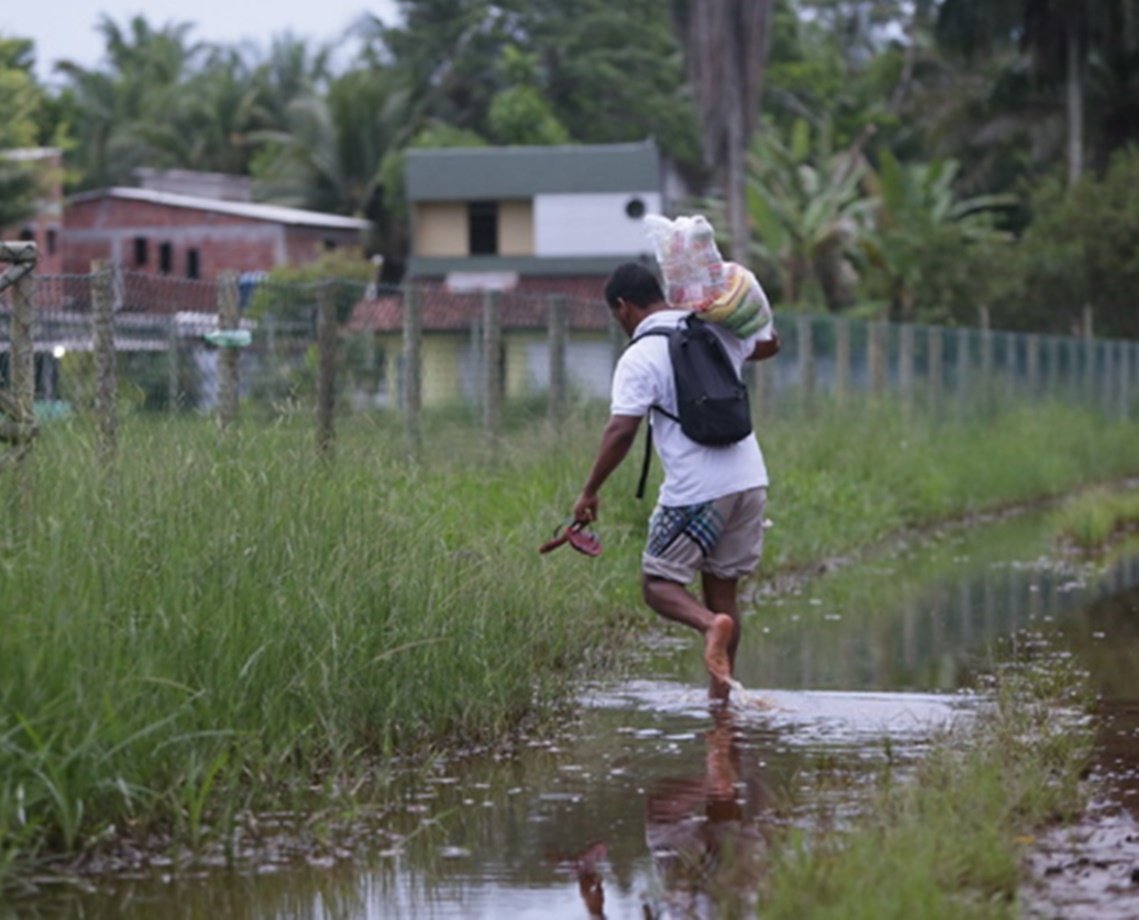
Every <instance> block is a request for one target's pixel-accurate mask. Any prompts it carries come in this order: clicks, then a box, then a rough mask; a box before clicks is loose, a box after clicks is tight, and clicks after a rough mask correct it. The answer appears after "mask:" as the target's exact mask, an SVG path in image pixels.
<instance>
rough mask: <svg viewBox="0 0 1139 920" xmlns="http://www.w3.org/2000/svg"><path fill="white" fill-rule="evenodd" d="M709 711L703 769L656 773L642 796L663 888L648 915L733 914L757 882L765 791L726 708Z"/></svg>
mask: <svg viewBox="0 0 1139 920" xmlns="http://www.w3.org/2000/svg"><path fill="white" fill-rule="evenodd" d="M712 717H713V724H712V727H711V728H710V729H709V730H708V731H707V732H706V733H705V734H704V743H705V747H706V751H705V756H704V771H703V773H701V774H699V775H696V776H685V777H666V778H664V779H661V780H658V781H657V782H656V783H654V785H653V788H652V791H651V792H650V793H649V795H648V798H647V800H646V803H645V841H646V842H647V844H648V847H649V852H650V854H651V856H652V861H653V866H654V868H655V870H656V874H657V877H658V879H659V882H660V886H661V888H662V893H661V895H660V897H659V899H658V904H657V905H656V908H655V910H654V911H653V914H652V915H653V916H662V915H664V916H669V917H693V918H697V917H713V916H726V915H730V914H735V913H737V912H739V911H741V910H742V909H743V907H744V906H746V905H754V903H755V897H756V894H757V892H758V890H759V881H760V877H761V873H762V870H763V865H764V854H765V851H766V842H767V841H766V837H765V835H764V832H763V825H762V823H761V821H760V820H759V819H760V817H761V816H762V814H763V812H764V810H765V809H766V808H767V807H768V804H769V803H768V799H769V796H768V794H767V790H766V788H765V785H764V782H763V778H762V775H761V772H760V765H759V761H758V759H757V758H756V757H755V756H754V754H752V753H750V752H749V756H747V757H746V758H745V757H744V756H743V748H742V746H741V744H740V743H739V742H740V737H739V734H738V731H737V729H736V726H735V725H734V724H733V719H732V710H731V709H730V708H728V707H717V708H716V709H714V710H713V713H712ZM662 909H663V911H662ZM648 913H649V911H648V910H646V914H648Z"/></svg>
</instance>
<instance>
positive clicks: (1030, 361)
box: [1024, 333, 1040, 396]
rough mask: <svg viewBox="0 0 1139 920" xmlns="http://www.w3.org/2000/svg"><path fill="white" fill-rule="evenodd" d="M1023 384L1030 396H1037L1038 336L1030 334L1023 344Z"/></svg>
mask: <svg viewBox="0 0 1139 920" xmlns="http://www.w3.org/2000/svg"><path fill="white" fill-rule="evenodd" d="M1024 348H1025V359H1024V383H1025V390H1026V391H1027V392H1028V394H1029V395H1030V396H1037V395H1039V390H1040V336H1039V335H1037V334H1036V333H1030V334H1029V336H1028V338H1027V339H1026V340H1025V343H1024Z"/></svg>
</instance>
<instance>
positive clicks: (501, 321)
mask: <svg viewBox="0 0 1139 920" xmlns="http://www.w3.org/2000/svg"><path fill="white" fill-rule="evenodd" d="M17 287H19V286H16V285H12V286H9V288H8V289H7V290H5V291H4V292H2V293H0V391H3V390H13V382H14V374H13V370H14V364H13V356H14V355H18V354H22V352H21V348H22V347H23V346H21V345H20V344H19V342H17V341H16V339H18V338H19V335H20V323H19V322H18V321H17V313H18V311H17V310H16V306H17V301H18V296H17ZM23 292H24V295H23V296H24V297H25V299H26V300H27V301H29V302H30V307H31V312H30V320H26V322H27V323H28V325H29V328H30V339H31V344H30V350H31V353H32V355H33V360H32V362H31V363H32V378H33V390H34V411H35V416H36V418H37V419H38V420H39V421H40V422H41V423H42V422H43V421H45V420H48V419H50V418H52V417H54V416H59V415H81V416H82V415H87V414H89V415H91V416H92V417H93V418H97V419H99V423H100V424H101V425H103V426H104V428H103V430H104V432H105V437H108V438H111V439H113V430H114V429H113V427H109V428H108V427H106V425H107V422H106V418H105V417H106V416H107V415H108V414H111V413H120V414H121V413H126V412H143V413H146V412H161V413H200V414H215V415H217V416H218V418H219V420H220V421H221V422H222V423H223V424H228V423H229V422H232V421H233V420H234V419H235V418H236V417H237V416H238V415H239V414H245V415H249V416H252V417H260V418H264V417H273V416H278V415H281V414H289V413H292V414H295V413H303V412H313V413H314V418H315V424H316V425H317V426H318V430H319V431H321V432H322V433H321V434H320V437H321V438H322V439H325V438H331V436H332V428H333V425H334V419H336V418H338V417H342V416H344V415H348V414H352V413H394V414H397V415H398V416H399V417H400V418H401V419H402V420H403V421H404V422H405V423H406V425H407V430H408V432H409V434H410V435H411V437H412V438H418V437H420V427H419V420H420V418H421V416H422V415H423V414H424V413H430V412H433V411H437V410H438V411H447V412H455V411H456V410H458V411H461V412H465V413H468V414H469V415H470V416H471V417H472V418H473V419H475V420H477V421H478V422H479V423H481V424H482V425H483V426H484V427H485V428H486V430H487V431H488V432H491V433H493V432H495V431H496V430H497V429H498V428H499V427H500V426H501V424H502V418H503V413H504V412H505V411H506V410H507V409H508V408H509V407H511V406H517V405H525V406H529V407H530V408H531V409H533V410H536V411H542V412H545V413H547V414H548V415H549V417H550V418H552V419H554V420H556V419H558V418H564V417H565V416H566V414H567V413H570V412H573V411H575V408H576V407H580V406H582V405H583V404H589V403H603V402H604V401H605V400H606V399H607V396H608V391H609V381H610V376H611V373H612V370H613V367H614V365H615V363H616V360H617V358H618V357H619V355H620V352H621V349H622V348H623V347H624V342H625V340H624V335H623V334H622V333H621V332H620V330H619V329H618V328H617V327H616V324H615V323H614V322H613V319H612V317H611V316H610V312H609V310H608V309H607V308H606V306H605V304H604V302H603V301H602V300H601V299H600V297H598V298H597V299H588V298H570V297H566V296H563V295H559V294H544V295H541V294H522V293H517V292H495V291H470V292H457V291H453V290H448V289H445V288H443V287H441V286H422V285H419V286H417V285H406V286H402V287H398V288H397V287H391V288H377V287H375V286H367V287H366V286H364V285H362V284H358V283H353V282H347V281H340V280H329V281H324V282H318V283H309V284H281V283H277V282H273V281H271V280H268V279H266V278H264V277H263V276H237V275H231V276H227V277H225V278H222V279H220V280H218V281H210V282H207V281H197V280H184V279H176V278H170V277H160V276H153V275H144V274H135V273H130V272H123V271H120V270H118V269H115V268H108V269H105V270H102V271H99V272H95V273H93V274H90V275H65V276H32V277H31V279H25V281H24V283H23ZM776 325H777V327H778V329H779V333H780V336H781V339H782V349H781V352H780V354H779V355H778V356H777V357H776V358H775V359H773V360H770V361H765V362H761V363H758V364H755V365H754V366H749V371H748V382H749V385H751V386H752V388H753V391H754V400H753V401H754V405H755V407H756V411H757V412H758V413H778V412H784V411H800V410H801V409H802V408H803V407H804V406H806V405H810V404H812V403H814V402H817V401H825V400H833V401H842V400H854V399H864V398H874V397H890V398H896V399H898V400H901V401H903V402H905V403H906V404H909V405H912V406H914V407H916V408H919V409H921V410H922V411H926V412H932V413H941V414H946V413H965V412H972V411H977V410H979V409H984V408H987V407H991V406H993V405H994V404H1001V403H1006V402H1009V401H1032V400H1040V399H1046V398H1047V399H1060V400H1071V401H1078V402H1080V403H1082V404H1086V405H1088V406H1092V407H1096V408H1098V409H1100V410H1102V411H1104V412H1108V413H1112V414H1114V415H1116V416H1119V417H1122V418H1130V417H1131V416H1132V415H1133V413H1134V412H1135V410H1136V407H1137V397H1139V343H1135V342H1130V341H1115V340H1102V339H1094V338H1067V337H1057V336H1043V335H1026V334H1014V333H1007V332H997V331H991V330H987V329H970V328H941V327H929V326H917V325H899V324H889V323H878V322H860V321H856V320H850V319H846V318H840V317H831V316H809V315H803V314H796V313H789V314H784V315H782V316H780V315H777V317H776ZM24 360H26V358H25V359H24Z"/></svg>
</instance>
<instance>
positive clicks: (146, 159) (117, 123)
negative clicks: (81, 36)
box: [56, 16, 204, 187]
mask: <svg viewBox="0 0 1139 920" xmlns="http://www.w3.org/2000/svg"><path fill="white" fill-rule="evenodd" d="M192 28H193V27H192V26H191V25H190V24H189V23H178V24H169V25H166V26H164V27H162V28H160V29H154V28H153V27H152V26H151V25H150V24H149V23H148V22H147V20H146V19H145V17H143V16H135V17H134V18H133V19H131V20H130V22H129V23H128V24H127V26H126V28H123V27H122V26H120V25H118V24H117V23H116V22H115V21H114V20H113V19H111V18H110V17H108V16H104V17H103V18H102V19H101V20H100V23H99V30H100V32H102V34H103V38H104V41H105V43H106V57H107V62H108V63H107V67H106V68H105V69H103V68H86V67H82V66H80V65H78V64H76V63H74V62H71V61H61V62H59V63H58V64H57V65H56V67H57V69H59V70H60V71H61V72H62V73H63V74H64V75H65V76H66V77H67V79H68V92H69V94H70V96H71V99H70V101H69V111H70V112H71V113H72V115H73V117H74V118H75V133H76V136H77V138H76V139H77V143H76V147H75V150H74V152H73V153H74V157H75V159H76V160H77V165H78V167H79V169H80V171H81V176H82V178H81V185H82V186H85V187H90V186H101V185H119V184H125V183H126V182H127V180H129V178H130V176H131V174H132V172H133V171H134V169H135V168H137V167H139V166H160V167H161V166H176V165H180V163H179V161H178V158H177V156H176V155H174V154H173V153H172V152H171V150H170V149H169V147H170V145H169V144H164V143H162V138H163V137H164V134H165V132H164V130H163V128H162V126H165V125H167V124H169V123H170V122H171V121H176V120H177V119H178V118H179V117H180V113H181V112H182V111H183V110H184V109H185V107H186V106H187V105H188V104H189V100H188V96H187V94H186V93H184V92H183V91H182V90H183V87H182V84H183V81H184V80H185V79H187V78H188V77H189V76H190V75H191V74H192V73H193V67H194V64H195V61H196V59H197V58H198V57H199V55H201V54H202V53H203V52H204V46H202V45H199V44H196V43H191V42H190V41H189V34H190V32H191V30H192Z"/></svg>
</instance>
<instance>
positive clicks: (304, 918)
mask: <svg viewBox="0 0 1139 920" xmlns="http://www.w3.org/2000/svg"><path fill="white" fill-rule="evenodd" d="M634 565H635V563H634V562H633V561H632V560H631V561H630V577H634V572H633V568H634ZM1136 586H1139V553H1136V554H1133V555H1127V554H1118V556H1117V558H1116V559H1115V561H1114V562H1111V563H1105V564H1101V565H1096V566H1093V565H1088V564H1079V563H1076V562H1066V561H1064V560H1063V559H1058V558H1056V555H1055V553H1054V547H1052V546H1051V545H1050V544H1049V541H1048V536H1047V527H1046V526H1045V523H1044V519H1043V518H1042V517H1039V516H1035V515H1026V516H1021V517H1016V518H1012V519H1009V520H1005V521H1001V522H998V523H991V524H987V525H985V526H983V527H981V528H979V529H976V530H974V531H971V532H970V531H960V532H954V533H950V534H946V535H942V536H941V537H939V538H937V539H936V540H934V541H932V542H929V543H927V544H926V545H923V546H918V547H914V548H912V549H909V550H903V551H901V552H899V553H898V554H896V555H893V556H891V557H890V558H888V559H882V560H878V561H874V562H870V563H865V564H860V565H857V566H851V567H850V568H848V569H847V570H845V571H841V572H838V573H834V574H831V575H828V576H826V577H823V578H819V579H816V580H813V581H810V582H807V583H805V584H804V585H803V586H802V587H801V588H799V589H797V590H796V591H794V592H792V593H789V594H786V595H779V596H764V595H761V596H760V597H758V598H756V599H755V601H754V605H755V611H754V612H752V613H751V614H750V615H749V616H748V617H747V618H746V620H745V632H744V639H743V643H742V645H741V648H740V651H739V657H738V662H737V676H738V677H739V679H740V680H741V681H742V683H743V684H744V686H745V687H746V688H747V690H746V691H745V692H744V693H741V694H736V695H735V697H734V700H733V702H732V704H731V706H729V707H728V708H726V709H722V708H720V709H718V708H715V707H710V706H709V705H708V701H707V699H706V695H705V690H704V674H703V670H702V665H701V660H700V653H699V648H698V647H697V643H696V642H695V640H694V637H692V636H691V635H689V634H686V633H683V632H682V631H680V630H676V631H672V630H669V631H667V632H666V634H665V637H664V638H663V639H662V640H661V641H659V642H656V643H654V644H653V646H652V648H650V649H647V650H646V651H645V652H644V654H643V655H642V656H641V657H640V660H638V661H637V662H636V664H635V665H634V667H633V668H632V669H631V670H632V675H631V676H630V677H629V678H628V679H623V680H616V681H613V682H610V683H606V684H602V685H597V686H591V687H588V688H586V689H585V690H584V692H583V695H582V699H581V712H580V717H579V718H578V719H577V720H576V721H575V723H574V724H573V725H571V726H568V727H567V728H566V730H565V731H564V733H563V734H562V735H561V736H560V737H558V738H556V739H553V740H545V741H542V742H535V743H534V744H533V745H532V746H531V747H529V748H526V749H523V750H522V751H521V752H515V753H513V754H511V755H506V754H499V755H487V756H485V757H481V758H476V759H472V760H469V761H467V762H463V763H458V764H456V763H445V762H440V763H438V764H434V765H431V766H429V767H425V768H421V769H418V770H417V771H416V772H415V774H414V775H413V776H407V777H403V778H401V779H399V780H398V781H397V782H396V783H395V785H394V786H393V788H392V789H390V790H389V796H388V797H387V804H385V806H384V808H383V809H382V811H380V812H378V813H376V814H373V815H371V816H368V815H367V811H366V809H364V810H363V812H364V819H363V820H362V821H361V822H360V826H362V827H363V828H364V829H363V830H360V828H359V826H358V827H357V829H356V830H355V831H354V832H353V833H352V834H351V836H350V837H349V838H344V839H342V840H341V841H340V842H339V843H338V844H337V843H335V842H334V843H333V845H331V846H328V847H323V848H321V849H320V855H319V856H313V855H310V856H309V857H308V858H305V857H303V856H301V857H298V856H297V855H296V854H295V853H293V852H291V851H290V852H288V853H286V854H285V855H281V856H280V857H279V858H277V859H273V858H271V853H270V856H269V857H267V858H266V859H264V860H263V861H262V863H261V864H260V865H259V867H257V868H256V869H254V870H249V869H245V870H243V871H230V870H225V869H223V868H214V869H204V868H199V869H195V870H193V871H186V870H181V871H174V869H173V867H172V866H171V865H169V864H167V865H157V866H155V867H153V869H151V870H150V871H147V872H141V873H135V874H134V876H133V877H130V878H122V877H116V878H107V879H94V880H89V881H90V884H89V885H87V886H85V887H84V888H83V889H82V890H78V889H76V888H74V887H68V888H66V890H56V889H50V888H49V889H45V891H44V892H43V893H42V894H41V895H40V896H38V897H37V898H35V899H34V900H28V901H25V902H23V903H22V904H17V905H9V907H8V908H7V910H5V909H4V908H2V907H0V917H7V916H20V917H24V916H27V917H49V916H50V917H55V916H75V917H84V918H111V917H115V918H120V917H121V918H159V917H162V918H167V917H182V918H207V917H208V918H211V920H214V918H223V917H225V918H229V917H249V918H282V920H284V918H290V920H293V918H296V920H308V918H314V920H317V918H320V920H324V918H389V917H415V918H492V917H493V918H507V917H509V918H530V917H533V918H539V917H540V918H550V917H568V918H588V917H600V916H605V917H609V918H643V917H711V916H717V917H723V916H727V917H730V916H736V915H741V914H746V913H747V912H748V908H749V906H750V904H751V902H752V900H753V898H754V892H755V891H756V889H757V887H758V884H759V881H760V879H761V878H762V874H763V872H764V869H765V863H766V859H767V855H768V842H769V840H770V838H771V836H772V834H773V833H774V832H776V831H779V830H782V829H785V828H787V827H789V826H801V827H818V826H833V825H841V824H842V822H844V821H845V820H846V819H847V818H848V817H849V816H850V815H851V814H852V813H855V812H857V810H858V809H859V808H860V807H861V806H862V805H864V804H865V802H866V801H867V795H866V793H867V785H868V784H870V783H873V782H874V780H875V777H876V774H877V770H878V768H879V767H880V766H881V765H882V764H883V763H889V764H891V765H893V767H894V768H896V769H897V770H906V769H908V768H909V767H910V766H911V765H912V764H913V763H914V762H915V760H916V759H917V758H919V757H920V756H921V753H922V751H923V750H924V749H925V747H926V746H927V745H928V744H929V742H930V739H931V737H932V736H933V735H934V734H935V733H936V731H937V729H938V728H939V727H942V726H945V725H946V724H948V723H950V722H951V721H953V720H955V719H962V718H969V715H970V713H971V712H972V711H973V709H974V707H975V706H976V705H977V703H978V699H979V698H978V697H977V696H975V695H974V693H973V692H972V691H971V690H970V688H971V687H972V686H974V682H975V678H976V677H977V676H978V675H979V674H981V673H984V672H986V671H988V670H990V669H991V667H992V666H993V665H994V664H995V663H997V662H998V661H999V660H1001V659H1002V658H1003V657H1004V656H1007V655H1008V654H1009V653H1010V650H1011V651H1015V646H1016V645H1017V643H1018V642H1021V641H1023V640H1022V638H1021V637H1023V636H1025V635H1026V634H1029V633H1030V634H1032V635H1034V636H1038V635H1040V634H1044V635H1045V636H1048V637H1050V638H1051V640H1052V641H1053V642H1054V643H1056V644H1057V645H1059V646H1060V647H1062V648H1066V649H1068V650H1070V651H1071V652H1072V653H1073V654H1074V655H1075V656H1076V657H1077V658H1078V660H1079V661H1080V662H1081V664H1082V665H1083V666H1084V667H1085V668H1087V669H1088V670H1089V671H1090V673H1091V674H1092V680H1093V684H1094V686H1095V689H1096V691H1097V693H1098V694H1099V698H1100V700H1101V702H1100V713H1099V723H1098V724H1099V727H1100V728H1099V732H1100V734H1099V745H1098V749H1097V755H1096V767H1095V768H1096V771H1097V772H1098V773H1099V774H1100V775H1101V776H1102V777H1103V779H1104V784H1103V788H1104V789H1105V790H1106V791H1105V794H1104V799H1103V801H1102V802H1100V803H1098V804H1097V809H1096V813H1095V816H1093V818H1091V819H1090V820H1092V821H1100V822H1107V824H1110V825H1111V827H1113V828H1119V827H1130V824H1128V823H1127V822H1133V820H1134V816H1135V814H1136V807H1137V805H1139V667H1137V665H1139V588H1137V587H1136ZM645 616H651V614H649V613H647V612H646V614H645ZM275 820H276V819H275V818H274V817H273V816H263V817H262V818H261V825H262V830H263V832H264V834H265V839H269V840H271V839H272V832H271V828H272V826H273V824H274V821H275ZM280 821H281V824H282V826H287V825H288V823H289V821H288V817H287V816H282V817H281V818H280ZM1121 822H1122V823H1121ZM1107 824H1104V823H1101V824H1099V825H1092V824H1089V825H1087V826H1086V827H1085V828H1084V832H1085V833H1086V834H1087V835H1091V836H1094V835H1095V834H1096V833H1102V832H1105V831H1104V828H1105V827H1107ZM1074 833H1075V832H1073V831H1070V832H1069V835H1068V837H1066V838H1063V839H1061V838H1056V839H1051V838H1046V839H1042V840H1041V842H1040V846H1039V848H1038V849H1037V850H1036V851H1035V852H1034V853H1033V855H1032V862H1033V866H1034V869H1035V875H1036V876H1037V877H1038V879H1039V880H1040V881H1039V884H1037V885H1035V886H1034V887H1032V889H1031V891H1030V892H1029V895H1030V898H1029V903H1030V904H1031V905H1032V907H1033V909H1034V910H1035V911H1036V915H1037V916H1061V915H1062V916H1079V915H1080V913H1079V910H1080V909H1082V908H1081V905H1083V907H1084V908H1086V907H1087V906H1088V905H1089V904H1092V903H1093V902H1094V900H1095V897H1096V896H1097V894H1095V893H1093V892H1091V890H1090V889H1089V887H1088V885H1089V884H1091V885H1092V887H1093V888H1095V889H1096V891H1097V892H1098V897H1099V898H1100V899H1101V901H1102V899H1103V898H1104V897H1105V896H1108V897H1109V898H1110V901H1111V904H1112V905H1114V906H1115V907H1119V908H1120V909H1121V910H1122V909H1123V908H1124V907H1130V908H1131V910H1130V912H1129V913H1123V912H1121V913H1119V914H1118V916H1136V915H1139V899H1137V895H1136V893H1137V892H1139V888H1136V886H1135V884H1134V882H1132V881H1131V872H1132V866H1134V867H1139V859H1135V860H1133V861H1132V862H1127V860H1128V858H1129V856H1134V855H1135V846H1136V844H1135V843H1134V842H1130V843H1129V842H1128V841H1127V839H1126V838H1127V833H1126V831H1125V832H1124V833H1122V834H1116V835H1115V836H1114V837H1113V838H1112V840H1113V848H1112V849H1111V853H1112V854H1113V856H1112V859H1111V860H1109V861H1110V862H1111V871H1108V870H1104V871H1105V872H1106V875H1105V876H1104V877H1102V878H1098V879H1096V878H1093V875H1094V873H1093V872H1092V871H1091V869H1095V868H1096V867H1095V866H1092V865H1091V863H1092V862H1094V861H1095V860H1094V859H1093V860H1090V861H1089V862H1085V863H1082V864H1081V863H1080V862H1079V860H1080V859H1083V858H1086V857H1084V856H1081V855H1079V854H1080V852H1081V851H1080V850H1079V841H1078V840H1076V839H1074V837H1073V834H1074ZM333 836H335V835H333ZM1132 840H1133V841H1134V840H1139V836H1136V837H1134V838H1132ZM1084 843H1085V844H1087V843H1088V840H1087V839H1085V840H1084ZM1128 847H1130V848H1131V849H1130V850H1128ZM286 849H287V848H282V851H281V852H282V853H285V851H286ZM313 852H314V853H315V852H316V850H315V849H314V851H313ZM1105 859H1106V857H1104V859H1101V860H1100V861H1101V862H1102V861H1104V860H1105ZM1089 866H1091V869H1089ZM1081 870H1087V871H1081ZM1137 877H1139V876H1137ZM1061 882H1062V883H1063V884H1059V883H1061ZM1058 905H1059V906H1058ZM1099 906H1100V907H1102V906H1103V904H1102V903H1101V904H1100V905H1099ZM1060 907H1063V909H1060ZM1113 909H1114V908H1113ZM1087 915H1088V916H1093V915H1097V916H1111V915H1112V914H1109V913H1101V914H1095V913H1092V912H1089V913H1087Z"/></svg>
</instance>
